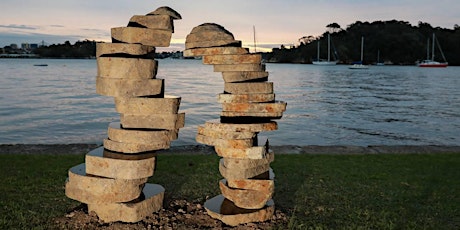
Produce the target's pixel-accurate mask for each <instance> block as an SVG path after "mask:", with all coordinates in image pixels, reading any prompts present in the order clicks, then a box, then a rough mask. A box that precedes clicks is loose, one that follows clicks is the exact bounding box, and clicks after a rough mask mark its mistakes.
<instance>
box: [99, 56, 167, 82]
mask: <svg viewBox="0 0 460 230" xmlns="http://www.w3.org/2000/svg"><path fill="white" fill-rule="evenodd" d="M157 70H158V61H156V60H153V59H143V58H124V57H99V58H97V76H99V77H107V78H129V79H153V78H155V77H156V75H157Z"/></svg>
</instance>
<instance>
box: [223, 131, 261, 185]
mask: <svg viewBox="0 0 460 230" xmlns="http://www.w3.org/2000/svg"><path fill="white" fill-rule="evenodd" d="M257 139H258V140H257V143H254V145H257V146H255V147H251V148H247V149H235V148H223V147H220V146H215V147H214V149H215V150H216V153H217V155H218V156H220V157H224V158H239V159H265V158H267V154H269V153H270V147H269V142H268V138H267V137H264V136H260V137H257ZM227 179H228V178H227Z"/></svg>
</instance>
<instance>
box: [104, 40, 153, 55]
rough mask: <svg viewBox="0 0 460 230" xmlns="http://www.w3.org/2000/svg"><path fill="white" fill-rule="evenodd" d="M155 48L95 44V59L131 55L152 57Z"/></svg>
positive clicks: (133, 45) (124, 44)
mask: <svg viewBox="0 0 460 230" xmlns="http://www.w3.org/2000/svg"><path fill="white" fill-rule="evenodd" d="M154 54H155V47H153V46H144V45H140V44H127V43H105V42H98V43H96V57H101V56H103V55H107V56H114V55H132V56H144V55H152V56H153V55H154Z"/></svg>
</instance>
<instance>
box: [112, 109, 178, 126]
mask: <svg viewBox="0 0 460 230" xmlns="http://www.w3.org/2000/svg"><path fill="white" fill-rule="evenodd" d="M120 121H121V125H122V126H123V128H146V129H167V130H177V129H180V128H182V127H184V124H185V113H179V114H151V115H139V114H120Z"/></svg>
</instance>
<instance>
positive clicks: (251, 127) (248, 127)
mask: <svg viewBox="0 0 460 230" xmlns="http://www.w3.org/2000/svg"><path fill="white" fill-rule="evenodd" d="M205 128H208V129H213V130H218V131H230V132H253V133H258V132H262V131H273V130H276V129H278V124H277V123H276V122H274V121H270V122H265V123H255V124H231V123H221V122H220V121H219V120H217V119H214V120H209V121H206V122H205Z"/></svg>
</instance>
